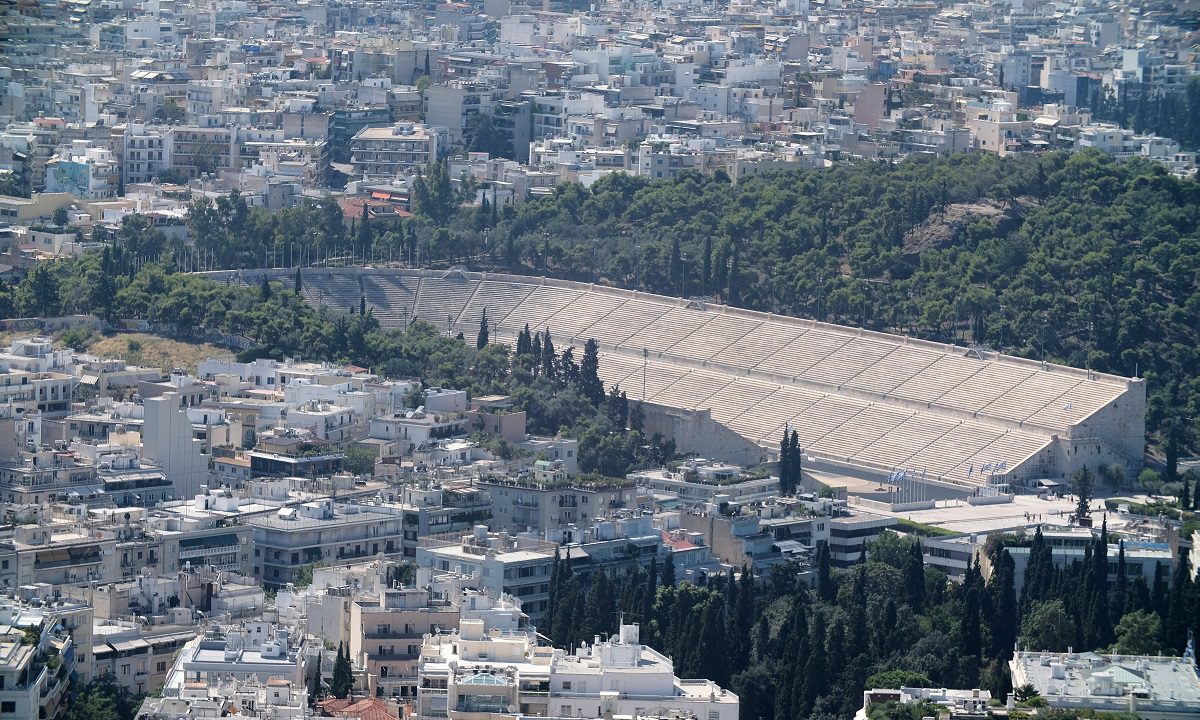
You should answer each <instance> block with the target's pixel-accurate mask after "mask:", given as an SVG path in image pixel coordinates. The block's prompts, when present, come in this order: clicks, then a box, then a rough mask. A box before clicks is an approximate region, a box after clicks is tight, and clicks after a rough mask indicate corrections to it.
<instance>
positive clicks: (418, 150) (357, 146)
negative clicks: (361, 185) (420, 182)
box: [350, 123, 441, 179]
mask: <svg viewBox="0 0 1200 720" xmlns="http://www.w3.org/2000/svg"><path fill="white" fill-rule="evenodd" d="M440 142H441V141H440V137H439V135H438V134H437V133H436V132H433V131H432V130H431V129H430V128H428V127H426V126H424V125H419V124H415V123H397V124H395V125H393V126H391V127H365V128H363V129H362V130H359V131H358V132H357V133H356V134H355V135H354V137H353V138H352V139H351V140H350V164H351V165H352V166H353V167H354V173H355V174H356V175H361V176H362V177H363V178H366V179H371V178H375V179H380V178H392V177H398V176H401V175H407V174H411V173H413V172H415V171H417V170H419V169H421V168H424V167H425V166H427V165H429V164H430V163H432V162H435V161H436V160H437V159H438V153H439V147H440Z"/></svg>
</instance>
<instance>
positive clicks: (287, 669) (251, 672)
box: [163, 621, 308, 697]
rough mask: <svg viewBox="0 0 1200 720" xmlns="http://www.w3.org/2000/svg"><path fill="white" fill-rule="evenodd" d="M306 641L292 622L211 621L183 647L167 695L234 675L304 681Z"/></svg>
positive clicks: (165, 689)
mask: <svg viewBox="0 0 1200 720" xmlns="http://www.w3.org/2000/svg"><path fill="white" fill-rule="evenodd" d="M307 642H308V641H307V638H305V637H304V636H303V635H299V636H298V637H293V636H292V635H291V634H290V633H289V632H288V630H287V628H284V627H282V626H278V625H275V624H274V623H269V622H261V621H260V622H246V623H242V624H241V625H240V626H220V625H210V626H209V627H208V629H207V630H205V632H204V634H203V635H201V636H200V637H197V638H196V639H195V640H193V641H191V642H189V643H188V644H187V645H185V646H184V647H183V649H182V650H181V651H180V654H179V657H178V658H176V660H175V665H174V667H172V668H171V670H170V672H169V673H168V674H167V679H166V684H165V686H164V687H163V696H164V697H180V695H181V694H182V693H184V692H185V691H186V690H187V689H188V688H190V687H192V685H191V684H192V683H204V684H206V685H208V686H210V687H211V686H213V685H217V684H220V683H222V682H228V681H230V680H241V681H257V682H259V683H267V682H268V681H270V680H271V679H273V678H282V679H284V680H286V681H288V682H290V683H292V684H293V685H295V686H299V687H303V686H304V684H305V682H304V681H305V672H304V671H305V666H306V658H307V656H308V653H307V652H306V647H307Z"/></svg>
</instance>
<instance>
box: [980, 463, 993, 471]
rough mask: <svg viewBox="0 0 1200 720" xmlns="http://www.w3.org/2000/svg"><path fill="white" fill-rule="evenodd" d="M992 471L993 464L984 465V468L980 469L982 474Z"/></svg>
mask: <svg viewBox="0 0 1200 720" xmlns="http://www.w3.org/2000/svg"><path fill="white" fill-rule="evenodd" d="M991 469H992V464H991V463H984V464H983V467H981V468H979V472H981V473H985V472H987V471H988V470H991Z"/></svg>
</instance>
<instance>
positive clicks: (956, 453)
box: [208, 268, 1146, 492]
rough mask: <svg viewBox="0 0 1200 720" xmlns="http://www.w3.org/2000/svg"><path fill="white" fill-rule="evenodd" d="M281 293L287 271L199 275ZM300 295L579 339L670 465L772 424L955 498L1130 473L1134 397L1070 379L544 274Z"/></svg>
mask: <svg viewBox="0 0 1200 720" xmlns="http://www.w3.org/2000/svg"><path fill="white" fill-rule="evenodd" d="M264 274H265V275H267V276H269V277H272V278H274V279H278V280H280V281H281V282H285V283H289V284H290V282H291V279H292V277H293V274H294V270H246V271H241V272H240V273H229V272H223V273H209V274H208V275H209V276H210V277H213V278H214V279H217V280H221V279H226V280H228V281H232V282H245V283H250V284H253V283H256V282H259V281H260V279H261V277H262V276H263V275H264ZM302 275H303V282H302V287H303V293H304V295H305V296H306V297H307V298H308V300H309V301H310V302H312V303H313V304H314V305H318V306H325V307H327V308H329V309H331V310H334V311H338V310H340V311H342V312H346V311H348V310H349V308H351V307H354V308H357V307H358V306H359V304H360V302H361V301H362V300H363V299H365V302H366V305H367V307H369V308H371V309H372V310H373V311H374V314H375V317H376V318H378V319H379V321H380V323H381V325H383V326H384V327H401V326H403V325H404V324H406V323H407V322H409V321H411V319H412V318H419V319H422V320H425V321H427V322H430V323H432V324H433V325H435V326H437V327H440V328H447V327H449V328H450V329H452V330H454V331H455V332H458V331H462V332H463V333H465V334H466V335H468V336H469V337H474V334H475V332H476V331H477V330H478V328H479V321H480V317H481V314H482V313H483V311H484V310H485V309H486V310H487V315H488V319H489V324H490V325H491V329H492V338H493V341H496V340H503V341H508V342H512V341H514V340H515V338H516V334H517V332H518V331H520V330H521V329H522V328H524V327H525V326H526V325H528V326H529V327H530V328H531V329H532V330H534V331H540V330H546V329H549V330H550V333H551V336H552V337H553V339H554V343H555V346H556V347H557V348H558V349H560V350H561V349H563V348H566V347H568V346H570V345H574V346H576V348H577V352H576V355H577V357H578V355H579V352H580V350H581V348H582V346H583V344H584V342H586V341H587V340H588V339H589V338H594V339H595V340H596V341H597V342H598V343H599V344H600V348H601V351H602V355H601V361H600V374H601V377H602V378H603V379H604V381H605V383H606V385H608V386H611V385H613V384H619V385H620V387H621V389H622V390H624V391H625V392H626V394H627V395H628V397H629V399H630V400H644V401H645V403H646V406H645V407H646V410H647V418H648V420H647V422H648V427H649V428H650V429H654V430H659V431H662V432H664V433H668V432H669V433H671V434H673V435H674V436H675V438H676V441H677V443H678V446H679V448H680V450H681V451H683V452H695V453H697V454H699V455H700V456H702V457H708V458H714V459H724V460H728V461H733V462H742V463H751V462H760V461H763V460H766V459H769V458H772V457H774V456H775V455H776V454H777V452H778V447H779V440H780V438H781V437H782V436H783V432H784V427H785V426H787V427H790V428H793V429H795V430H796V431H797V432H798V433H799V439H800V446H801V447H802V448H803V449H804V451H805V453H806V454H807V455H808V456H811V458H812V460H811V461H810V467H816V468H824V469H830V470H838V471H842V472H846V473H848V474H853V475H856V476H859V477H864V478H870V479H876V478H877V479H884V478H887V477H888V476H890V475H892V474H893V473H895V472H897V471H900V470H906V471H907V473H908V477H909V478H914V477H918V478H925V479H926V480H927V481H929V482H933V483H937V484H939V485H943V486H953V487H956V488H962V489H963V490H964V491H965V492H972V491H974V490H975V489H978V488H980V487H984V486H988V485H1002V484H1010V485H1012V486H1031V485H1033V484H1034V483H1035V481H1038V480H1055V481H1059V482H1062V481H1064V480H1066V479H1067V478H1069V477H1070V475H1071V474H1073V473H1074V472H1075V471H1076V470H1077V469H1078V468H1079V467H1081V466H1083V465H1089V466H1091V467H1092V469H1093V470H1094V469H1095V468H1097V467H1098V466H1099V465H1101V464H1109V463H1119V464H1121V465H1124V466H1125V467H1126V469H1127V471H1136V469H1137V468H1139V467H1140V466H1141V461H1142V456H1143V449H1144V443H1145V414H1146V386H1145V382H1144V381H1143V380H1141V379H1138V378H1133V379H1130V378H1123V377H1117V376H1113V375H1105V374H1101V373H1096V372H1089V371H1085V370H1080V369H1077V368H1070V367H1063V366H1060V365H1053V364H1048V363H1041V362H1037V361H1031V360H1025V359H1020V358H1014V357H1008V356H1003V355H994V354H982V356H981V354H980V353H977V352H972V351H969V350H968V349H967V348H963V347H958V346H954V345H943V344H938V343H932V342H926V341H923V340H915V339H912V338H907V337H903V336H898V335H888V334H884V333H877V332H871V331H868V330H860V329H857V328H850V327H842V326H838V325H829V324H825V323H818V322H814V321H811V320H801V319H796V318H790V317H782V316H776V315H770V314H766V313H759V312H752V311H748V310H741V309H737V308H732V307H726V306H722V305H716V304H711V303H704V302H698V301H695V300H692V301H689V300H684V299H680V298H669V297H663V296H659V295H651V294H647V293H638V292H631V291H626V290H618V289H614V288H608V287H602V286H598V285H588V284H583V283H574V282H566V281H560V280H552V279H545V278H535V277H525V276H513V275H497V274H486V273H472V272H465V271H461V270H457V269H453V270H385V269H369V268H368V269H363V268H328V269H326V268H306V269H304V270H303V273H302Z"/></svg>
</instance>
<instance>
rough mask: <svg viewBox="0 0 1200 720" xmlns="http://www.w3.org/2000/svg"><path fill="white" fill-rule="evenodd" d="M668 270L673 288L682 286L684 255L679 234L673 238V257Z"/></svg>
mask: <svg viewBox="0 0 1200 720" xmlns="http://www.w3.org/2000/svg"><path fill="white" fill-rule="evenodd" d="M667 270H668V272H669V273H670V278H671V289H672V292H674V289H675V288H677V287H681V286H682V284H683V255H682V251H681V250H680V247H679V236H678V235H675V236H674V237H673V238H671V259H670V266H669V267H668V269H667Z"/></svg>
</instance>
